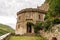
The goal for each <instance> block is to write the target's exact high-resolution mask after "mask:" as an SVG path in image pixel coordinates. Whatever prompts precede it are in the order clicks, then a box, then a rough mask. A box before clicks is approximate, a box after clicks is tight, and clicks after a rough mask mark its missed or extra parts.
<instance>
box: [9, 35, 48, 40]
mask: <svg viewBox="0 0 60 40" xmlns="http://www.w3.org/2000/svg"><path fill="white" fill-rule="evenodd" d="M9 40H47V39H46V38H43V37H40V36H11V37H10V39H9Z"/></svg>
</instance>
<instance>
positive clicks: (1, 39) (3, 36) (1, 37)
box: [0, 33, 11, 40]
mask: <svg viewBox="0 0 60 40" xmlns="http://www.w3.org/2000/svg"><path fill="white" fill-rule="evenodd" d="M10 34H11V33H7V34H4V35H2V36H0V40H4V39H5V38H7V37H8V36H9V35H10Z"/></svg>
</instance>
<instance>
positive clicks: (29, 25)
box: [27, 23, 32, 33]
mask: <svg viewBox="0 0 60 40" xmlns="http://www.w3.org/2000/svg"><path fill="white" fill-rule="evenodd" d="M27 33H32V25H31V24H30V23H27Z"/></svg>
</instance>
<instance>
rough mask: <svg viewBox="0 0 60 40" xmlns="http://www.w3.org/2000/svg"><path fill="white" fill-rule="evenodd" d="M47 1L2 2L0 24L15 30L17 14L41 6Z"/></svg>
mask: <svg viewBox="0 0 60 40" xmlns="http://www.w3.org/2000/svg"><path fill="white" fill-rule="evenodd" d="M44 1H45V0H0V23H3V24H6V25H9V26H11V27H12V28H14V29H15V26H16V13H17V12H18V11H20V10H21V9H24V8H35V7H37V6H41V4H43V3H44Z"/></svg>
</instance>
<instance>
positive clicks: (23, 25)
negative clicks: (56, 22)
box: [16, 4, 48, 35]
mask: <svg viewBox="0 0 60 40" xmlns="http://www.w3.org/2000/svg"><path fill="white" fill-rule="evenodd" d="M47 6H48V4H43V5H42V6H41V7H37V8H26V9H23V10H21V11H19V12H17V24H16V34H19V35H23V34H26V33H34V28H33V27H32V26H31V25H29V26H28V25H27V22H32V23H34V24H35V23H37V22H40V21H44V17H45V13H46V11H47V10H48V8H47Z"/></svg>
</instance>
